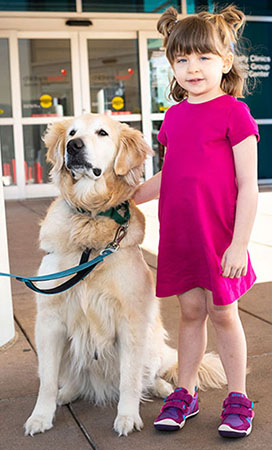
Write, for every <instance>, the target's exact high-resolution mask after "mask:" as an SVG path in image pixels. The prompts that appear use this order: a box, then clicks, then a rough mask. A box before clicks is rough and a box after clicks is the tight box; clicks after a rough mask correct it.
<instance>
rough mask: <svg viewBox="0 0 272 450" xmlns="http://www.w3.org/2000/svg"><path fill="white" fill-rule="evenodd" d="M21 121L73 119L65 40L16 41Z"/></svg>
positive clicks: (69, 61)
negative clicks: (17, 45) (18, 62)
mask: <svg viewBox="0 0 272 450" xmlns="http://www.w3.org/2000/svg"><path fill="white" fill-rule="evenodd" d="M19 60H20V77H21V90H22V110H23V117H56V116H63V115H64V116H71V115H73V112H74V111H73V110H74V108H73V96H72V74H71V51H70V40H69V39H20V40H19Z"/></svg>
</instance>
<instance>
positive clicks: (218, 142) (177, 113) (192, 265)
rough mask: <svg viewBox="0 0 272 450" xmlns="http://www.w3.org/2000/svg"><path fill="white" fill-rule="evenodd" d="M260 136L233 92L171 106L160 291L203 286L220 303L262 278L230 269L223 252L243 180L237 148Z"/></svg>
mask: <svg viewBox="0 0 272 450" xmlns="http://www.w3.org/2000/svg"><path fill="white" fill-rule="evenodd" d="M250 135H256V137H257V140H259V134H258V127H257V124H256V122H255V120H254V119H253V117H252V116H251V114H250V111H249V108H248V106H247V105H246V104H245V103H243V102H242V101H238V100H237V99H236V98H234V97H232V96H230V95H222V96H220V97H217V98H215V99H213V100H210V101H207V102H205V103H197V104H195V103H189V102H188V101H187V100H183V101H182V102H181V103H179V104H177V105H174V106H172V107H171V108H170V109H169V110H168V111H167V113H166V115H165V119H164V121H163V124H162V127H161V130H160V132H159V134H158V140H159V142H161V143H162V144H163V145H164V146H166V147H167V151H166V154H165V159H164V164H163V169H162V179H161V191H160V200H159V221H160V242H159V253H158V269H157V288H156V294H157V296H158V297H168V296H171V295H179V294H182V293H184V292H186V291H188V290H190V289H193V288H195V287H202V288H205V289H208V290H210V291H212V294H213V302H214V304H215V305H227V304H230V303H232V302H234V301H235V300H237V299H238V298H239V297H241V296H242V295H243V294H244V293H245V292H246V291H247V290H248V289H250V288H251V287H252V285H253V284H254V282H255V280H256V276H255V273H254V270H253V268H252V265H251V262H250V258H249V255H248V269H247V273H246V275H245V276H242V277H240V278H233V279H231V278H227V277H223V276H222V269H221V259H222V256H223V254H224V252H225V250H226V249H227V247H228V246H229V245H230V243H231V240H232V236H233V230H234V221H235V212H236V201H237V193H238V189H237V181H236V176H235V166H234V157H233V150H232V147H233V146H235V145H237V144H238V143H240V142H241V141H243V140H244V139H246V138H247V137H248V136H250Z"/></svg>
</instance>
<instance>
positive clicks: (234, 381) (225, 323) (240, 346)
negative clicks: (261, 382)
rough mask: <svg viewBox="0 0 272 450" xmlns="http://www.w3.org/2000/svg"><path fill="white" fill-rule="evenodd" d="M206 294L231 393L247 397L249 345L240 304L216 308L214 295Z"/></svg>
mask: <svg viewBox="0 0 272 450" xmlns="http://www.w3.org/2000/svg"><path fill="white" fill-rule="evenodd" d="M206 294H207V309H208V314H209V317H210V319H211V321H212V323H213V325H214V328H215V331H216V336H217V345H218V352H219V355H220V358H221V361H222V364H223V366H224V369H225V372H226V376H227V380H228V389H229V392H240V393H242V394H245V395H246V364H247V345H246V339H245V333H244V330H243V326H242V323H241V320H240V317H239V313H238V303H237V302H234V303H232V304H231V305H227V306H216V305H214V304H213V299H212V293H211V292H210V291H206Z"/></svg>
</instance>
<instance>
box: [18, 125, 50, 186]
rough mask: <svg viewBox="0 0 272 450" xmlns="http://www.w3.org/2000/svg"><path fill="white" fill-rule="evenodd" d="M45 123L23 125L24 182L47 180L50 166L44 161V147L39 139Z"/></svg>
mask: <svg viewBox="0 0 272 450" xmlns="http://www.w3.org/2000/svg"><path fill="white" fill-rule="evenodd" d="M46 127H47V125H24V127H23V133H24V152H25V182H26V184H41V183H47V182H48V181H49V177H48V174H49V171H50V166H49V164H47V163H46V159H45V155H46V148H45V145H44V143H43V142H42V140H41V136H42V135H43V134H44V131H45V129H46Z"/></svg>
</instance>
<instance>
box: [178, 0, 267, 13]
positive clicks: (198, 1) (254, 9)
mask: <svg viewBox="0 0 272 450" xmlns="http://www.w3.org/2000/svg"><path fill="white" fill-rule="evenodd" d="M186 3H187V14H194V13H196V12H199V11H203V9H204V10H209V11H211V12H212V11H213V9H214V6H215V5H216V7H217V8H218V7H219V9H220V8H221V9H222V8H225V7H226V6H227V5H228V4H229V3H234V4H235V6H237V8H239V9H241V10H242V11H243V12H244V13H245V14H248V15H252V16H257V15H261V16H271V15H272V2H271V1H269V0H258V1H257V2H256V0H235V2H226V1H224V0H215V1H213V0H187V2H186Z"/></svg>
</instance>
